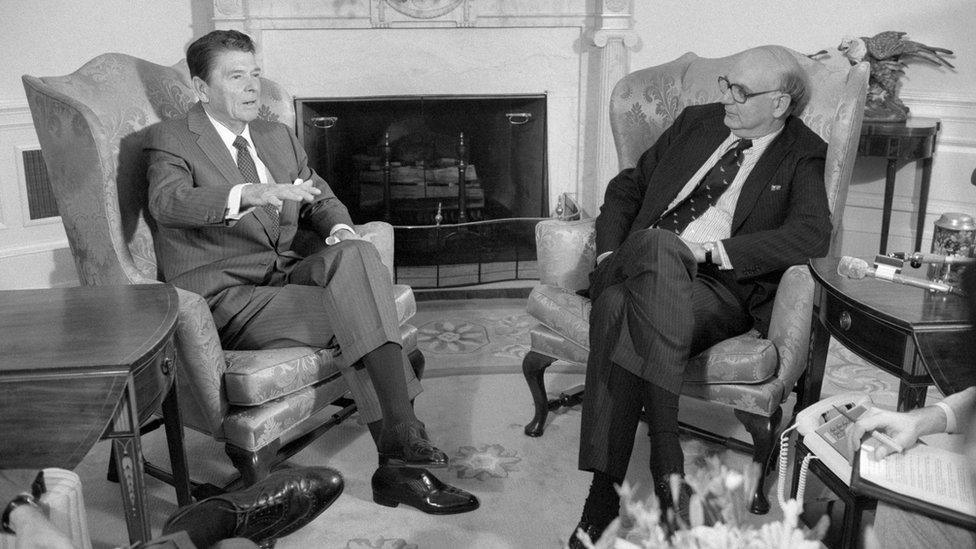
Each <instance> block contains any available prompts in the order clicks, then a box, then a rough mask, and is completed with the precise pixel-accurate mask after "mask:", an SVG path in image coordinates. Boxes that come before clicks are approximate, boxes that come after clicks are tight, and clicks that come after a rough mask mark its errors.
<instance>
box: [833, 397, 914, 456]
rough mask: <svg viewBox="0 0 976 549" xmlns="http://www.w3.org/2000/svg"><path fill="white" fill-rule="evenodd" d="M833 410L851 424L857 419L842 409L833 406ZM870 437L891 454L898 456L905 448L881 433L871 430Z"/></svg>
mask: <svg viewBox="0 0 976 549" xmlns="http://www.w3.org/2000/svg"><path fill="white" fill-rule="evenodd" d="M834 410H837V412H839V413H840V415H842V416H844V417H845V418H847V420H848V421H850V422H851V423H852V424H853V423H856V422H857V419H856V418H854V417H852V416H851V415H850V414H848V413H847V411H846V410H844V409H843V408H841V407H839V406H837V405H834ZM870 435H871V436H872V437H874V439H875V440H877V441H878V442H880V443H881V444H884V445H885V446H887V447H888V449H889V450H891V451H892V452H895V453H898V454H900V453H902V452H904V451H905V448H904V447H903V446H902V445H901V444H898V443H897V442H895V440H894V439H893V438H891V437H889V436H888V435H886V434H884V433H882V432H881V431H878V430H873V431H871V432H870Z"/></svg>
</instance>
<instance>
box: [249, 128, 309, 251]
mask: <svg viewBox="0 0 976 549" xmlns="http://www.w3.org/2000/svg"><path fill="white" fill-rule="evenodd" d="M266 129H267V128H266V126H264V125H262V124H251V125H250V131H251V140H252V141H253V142H254V150H255V151H256V152H257V153H258V158H260V159H261V162H263V163H264V166H265V167H266V168H267V169H268V172H269V174H268V175H269V176H270V177H271V181H269V182H268V183H272V184H274V183H278V184H288V183H291V179H289V173H288V167H287V166H286V165H283V164H282V163H281V160H282V159H283V158H288V156H287V155H288V153H287V151H282V150H281V147H280V146H279V145H278V144H277V143H276V142H275V140H274V139H273V138H272V137H271V136H270V134H269V133H268V132H267V131H266ZM297 208H298V203H297V202H294V201H285V202H284V204H282V206H281V210H280V211H279V212H278V213H279V216H278V226H279V229H280V228H281V227H284V226H285V225H287V224H291V222H289V223H286V219H288V220H292V219H294V217H293V212H292V211H293V210H294V216H297V212H298V210H297ZM259 209H260V210H261V213H260V215H259V216H258V219H260V220H261V223H263V224H264V226H265V229H266V230H268V231H269V232H268V237H271V236H272V235H271V233H270V227H271V219H270V218H269V217H268V214H267V212H265V211H264V209H263V208H259ZM279 235H280V232H279ZM279 237H280V236H279Z"/></svg>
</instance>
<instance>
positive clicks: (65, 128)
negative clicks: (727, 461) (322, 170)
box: [23, 53, 419, 452]
mask: <svg viewBox="0 0 976 549" xmlns="http://www.w3.org/2000/svg"><path fill="white" fill-rule="evenodd" d="M23 82H24V88H25V91H26V93H27V100H28V103H29V105H30V109H31V114H32V116H33V120H34V126H35V128H36V130H37V134H38V139H39V141H40V143H41V149H42V151H43V156H44V160H45V163H46V164H47V169H48V175H49V177H50V180H51V184H52V188H53V190H54V194H55V198H56V199H57V202H58V210H59V213H60V214H61V219H62V222H63V223H64V227H65V231H66V233H67V235H68V241H69V244H70V246H71V251H72V255H73V257H74V260H75V267H76V268H77V271H78V276H79V279H80V280H81V283H82V284H84V285H110V284H146V283H158V280H157V270H156V258H155V253H154V251H153V241H152V229H153V221H152V219H151V218H150V216H149V214H148V209H147V206H146V193H147V183H146V180H145V173H146V165H145V160H144V157H143V154H142V139H143V136H144V135H145V128H146V127H147V126H149V125H151V124H154V123H156V122H158V121H160V120H164V119H168V118H172V117H176V116H180V115H182V114H184V113H186V112H187V110H188V109H189V108H190V106H191V105H192V104H193V102H195V101H196V99H195V96H194V93H193V91H192V89H191V87H190V78H189V71H188V70H187V67H186V63H185V61H182V62H180V63H178V64H176V65H174V66H172V67H165V66H162V65H156V64H154V63H150V62H148V61H145V60H142V59H137V58H135V57H131V56H128V55H123V54H117V53H108V54H104V55H100V56H98V57H96V58H94V59H92V60H91V61H89V62H88V63H86V64H85V65H84V66H82V67H81V68H79V69H78V70H77V71H75V72H74V73H72V74H69V75H65V76H55V77H42V78H38V77H33V76H29V75H25V76H24V77H23ZM259 116H261V117H262V118H265V119H269V120H277V121H279V122H282V123H284V124H286V125H288V126H292V127H293V126H294V123H295V111H294V104H293V101H292V97H291V96H290V95H289V94H288V93H287V92H286V91H285V90H284V89H282V88H281V87H280V86H279V85H278V84H276V83H274V82H272V81H270V80H267V79H264V78H262V91H261V107H260V114H259ZM357 232H360V233H361V234H363V235H364V236H365V238H367V239H368V240H371V241H372V242H373V243H374V244H375V245H376V247H377V249H378V250H379V252H380V257H381V258H382V260H383V263H384V264H385V265H386V266H387V267H388V268H389V269H390V276H391V277H392V276H393V271H392V266H393V228H392V227H391V226H390V225H389V224H387V223H380V222H372V223H367V224H366V225H362V226H357ZM396 291H397V311H398V314H399V319H400V322H401V333H402V334H403V335H404V336H405V337H404V348H405V349H406V351H407V352H409V353H418V351H417V348H416V335H415V334H416V330H415V328H414V327H413V326H411V325H409V324H408V323H407V321H408V319H409V318H410V317H412V316H413V315H414V314H415V313H416V302H415V300H414V295H413V291H412V290H411V289H410V288H409V287H407V286H403V285H398V286H396ZM178 294H179V297H180V311H179V321H178V324H177V334H176V340H177V350H178V356H179V364H180V375H179V376H178V380H179V386H180V401H181V402H180V404H181V411H182V416H183V420H184V423H185V424H186V425H188V426H190V427H193V428H195V429H197V430H200V431H202V432H204V433H209V434H211V435H212V436H213V437H214V438H216V439H217V440H220V441H224V442H227V443H229V444H231V445H233V446H236V447H237V448H239V449H242V450H245V451H247V452H256V451H258V450H260V449H261V448H263V447H264V446H266V445H268V444H270V443H271V442H272V441H275V440H279V439H281V438H282V437H283V436H285V435H286V434H289V435H295V434H296V433H295V430H299V431H302V430H310V429H312V428H314V427H316V426H317V424H306V423H307V422H305V420H307V419H309V418H311V417H312V416H313V415H315V414H316V413H317V412H319V411H320V410H322V409H324V408H325V407H326V406H328V405H329V404H330V403H331V402H333V401H334V400H335V399H336V398H338V397H339V396H341V395H343V394H344V393H346V391H347V387H346V385H345V382H344V381H343V380H342V379H341V378H337V377H336V376H335V372H336V369H335V365H334V364H333V360H332V356H331V353H330V352H329V351H328V350H318V349H311V348H293V349H276V350H268V351H255V352H247V353H243V352H227V353H225V352H224V351H223V350H222V349H221V347H220V340H219V338H218V336H217V331H216V328H215V327H214V324H213V317H212V316H211V314H210V310H209V308H208V307H207V304H206V302H205V301H204V299H203V298H202V297H200V296H199V295H196V294H193V293H191V292H187V291H183V290H179V289H178ZM412 356H418V357H419V355H412ZM298 434H301V433H298Z"/></svg>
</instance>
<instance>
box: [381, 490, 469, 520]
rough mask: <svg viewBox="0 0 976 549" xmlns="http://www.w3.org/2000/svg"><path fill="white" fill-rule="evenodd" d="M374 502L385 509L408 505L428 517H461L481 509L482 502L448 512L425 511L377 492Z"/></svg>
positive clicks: (443, 510)
mask: <svg viewBox="0 0 976 549" xmlns="http://www.w3.org/2000/svg"><path fill="white" fill-rule="evenodd" d="M373 502H374V503H377V504H379V505H383V506H384V507H398V506H399V505H400V504H401V503H402V504H404V505H406V506H408V507H413V508H414V509H416V510H418V511H420V512H421V513H427V514H428V515H459V514H461V513H467V512H469V511H474V510H475V509H477V508H478V507H481V502H480V501H476V502H475V504H474V506H473V507H471V508H469V509H461V510H456V511H455V510H451V509H446V510H445V509H433V510H424V509H421V508H420V507H417V506H415V505H411V504H409V503H407V502H405V501H397V500H395V499H393V498H390V497H386V496H383V495H380V494H378V493H376V492H373Z"/></svg>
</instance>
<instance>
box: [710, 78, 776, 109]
mask: <svg viewBox="0 0 976 549" xmlns="http://www.w3.org/2000/svg"><path fill="white" fill-rule="evenodd" d="M718 89H719V91H721V92H722V95H725V92H731V95H732V101H735V102H736V103H745V102H746V101H748V100H749V98H750V97H755V96H757V95H762V94H764V93H773V92H782V91H783V90H779V89H776V90H766V91H761V92H753V93H747V92H746V91H745V90H744V89H743V88H742V85H741V84H733V83H731V82H729V79H728V78H726V77H724V76H719V77H718Z"/></svg>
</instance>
